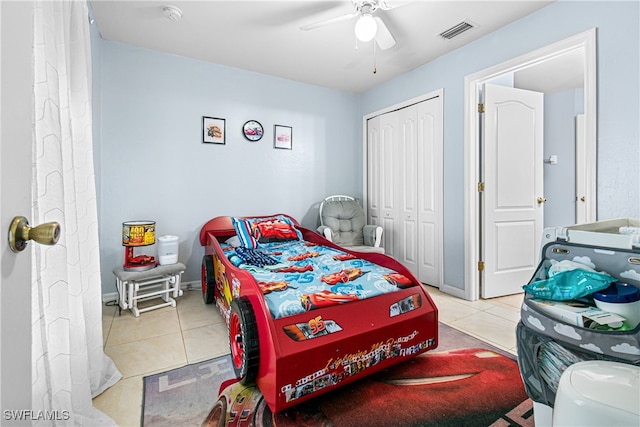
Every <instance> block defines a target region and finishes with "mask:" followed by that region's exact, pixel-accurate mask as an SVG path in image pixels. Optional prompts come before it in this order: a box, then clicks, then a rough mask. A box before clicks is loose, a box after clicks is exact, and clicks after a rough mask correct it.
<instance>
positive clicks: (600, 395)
mask: <svg viewBox="0 0 640 427" xmlns="http://www.w3.org/2000/svg"><path fill="white" fill-rule="evenodd" d="M553 425H554V426H580V427H586V426H608V427H614V426H638V425H640V367H638V366H634V365H628V364H625V363H616V362H608V361H604V360H592V361H586V362H578V363H574V364H573V365H571V366H569V367H568V368H567V369H566V370H565V371H564V372H563V373H562V376H561V377H560V383H559V385H558V392H557V393H556V400H555V403H554V408H553Z"/></svg>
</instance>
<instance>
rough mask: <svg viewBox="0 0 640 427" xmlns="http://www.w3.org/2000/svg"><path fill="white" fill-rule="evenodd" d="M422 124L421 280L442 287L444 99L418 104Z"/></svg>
mask: <svg viewBox="0 0 640 427" xmlns="http://www.w3.org/2000/svg"><path fill="white" fill-rule="evenodd" d="M416 109H417V112H416V115H417V122H418V132H417V156H416V158H417V159H418V164H419V167H418V179H417V181H418V183H419V184H418V203H419V205H418V206H419V212H418V217H419V226H418V238H417V240H418V242H419V244H420V248H419V250H418V253H419V260H418V272H417V276H418V279H419V280H420V281H421V282H423V283H428V284H430V285H433V286H437V287H439V286H440V285H441V284H442V271H443V268H442V264H443V261H442V259H443V254H442V247H443V236H442V234H443V233H442V224H443V220H442V215H443V158H444V155H443V117H442V100H441V99H440V98H433V99H429V100H427V101H424V102H421V103H419V104H416Z"/></svg>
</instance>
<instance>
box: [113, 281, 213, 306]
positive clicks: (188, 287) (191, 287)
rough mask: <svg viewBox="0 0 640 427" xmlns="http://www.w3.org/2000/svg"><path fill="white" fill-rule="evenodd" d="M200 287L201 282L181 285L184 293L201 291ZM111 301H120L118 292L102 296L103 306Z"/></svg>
mask: <svg viewBox="0 0 640 427" xmlns="http://www.w3.org/2000/svg"><path fill="white" fill-rule="evenodd" d="M200 286H201V285H200V281H198V280H193V281H191V282H182V283H180V289H182V290H183V291H193V290H196V289H200ZM110 301H118V292H108V293H106V294H102V303H103V304H106V303H108V302H110Z"/></svg>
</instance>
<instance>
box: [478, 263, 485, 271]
mask: <svg viewBox="0 0 640 427" xmlns="http://www.w3.org/2000/svg"><path fill="white" fill-rule="evenodd" d="M478 271H484V261H478Z"/></svg>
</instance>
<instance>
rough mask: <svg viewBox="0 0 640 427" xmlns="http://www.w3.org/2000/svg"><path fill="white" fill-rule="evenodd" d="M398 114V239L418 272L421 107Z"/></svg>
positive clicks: (405, 259)
mask: <svg viewBox="0 0 640 427" xmlns="http://www.w3.org/2000/svg"><path fill="white" fill-rule="evenodd" d="M393 114H397V115H398V123H399V135H398V137H399V138H398V143H397V152H396V157H397V163H396V164H397V172H398V173H397V174H396V179H395V185H396V194H397V196H398V208H399V212H398V216H397V217H398V218H397V223H398V224H399V229H400V230H402V235H401V239H398V241H396V242H395V244H396V253H397V256H396V258H397V259H398V260H399V261H400V262H401V263H402V264H404V266H405V267H407V268H408V269H409V270H411V272H412V273H413V274H415V275H417V274H418V239H417V237H418V161H417V159H418V152H417V137H418V136H417V132H418V123H417V118H418V115H417V108H416V106H415V105H413V106H410V107H406V108H403V109H401V110H398V111H397V112H395V113H393Z"/></svg>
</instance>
